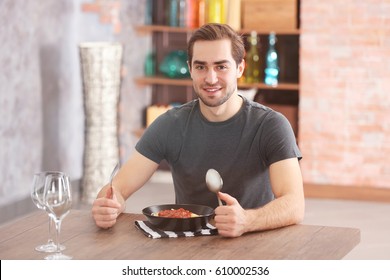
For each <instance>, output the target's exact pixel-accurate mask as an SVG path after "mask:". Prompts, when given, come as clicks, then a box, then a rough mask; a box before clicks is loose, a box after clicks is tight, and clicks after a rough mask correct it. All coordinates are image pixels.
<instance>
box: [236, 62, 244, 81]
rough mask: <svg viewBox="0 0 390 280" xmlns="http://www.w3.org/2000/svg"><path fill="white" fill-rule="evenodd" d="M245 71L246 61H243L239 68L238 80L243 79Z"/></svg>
mask: <svg viewBox="0 0 390 280" xmlns="http://www.w3.org/2000/svg"><path fill="white" fill-rule="evenodd" d="M244 69H245V59H243V60H242V61H241V63H240V64H238V66H237V79H239V78H241V76H242V74H243V73H244Z"/></svg>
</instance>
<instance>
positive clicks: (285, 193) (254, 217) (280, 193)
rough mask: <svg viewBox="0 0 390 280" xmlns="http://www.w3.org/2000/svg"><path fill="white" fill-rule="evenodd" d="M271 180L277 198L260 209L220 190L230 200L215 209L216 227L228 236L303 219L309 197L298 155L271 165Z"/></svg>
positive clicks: (271, 227) (277, 226) (280, 225)
mask: <svg viewBox="0 0 390 280" xmlns="http://www.w3.org/2000/svg"><path fill="white" fill-rule="evenodd" d="M269 172H270V180H271V186H272V191H273V193H274V195H275V199H274V200H273V201H271V202H269V203H268V204H266V205H264V206H263V207H261V208H258V209H248V210H244V209H243V208H242V207H241V206H240V204H239V203H238V202H237V200H236V199H235V198H234V197H231V196H230V195H228V194H224V193H220V194H219V196H220V198H221V199H222V200H224V201H225V202H226V206H220V207H218V208H217V209H216V210H215V213H216V217H215V222H216V227H217V228H218V232H219V233H220V234H221V235H224V236H230V237H235V236H240V235H242V234H244V233H245V232H250V231H261V230H268V229H274V228H279V227H283V226H288V225H292V224H296V223H299V222H301V221H302V220H303V216H304V211H305V199H304V194H303V182H302V175H301V170H300V166H299V163H298V159H297V158H291V159H286V160H281V161H278V162H275V163H273V164H272V165H271V166H270V171H269Z"/></svg>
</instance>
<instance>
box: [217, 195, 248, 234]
mask: <svg viewBox="0 0 390 280" xmlns="http://www.w3.org/2000/svg"><path fill="white" fill-rule="evenodd" d="M218 196H219V198H220V199H222V200H223V201H225V202H226V205H224V206H219V207H217V208H216V209H215V226H216V227H217V229H218V233H219V234H220V235H222V236H226V237H237V236H241V235H242V234H244V233H245V232H246V224H247V222H248V217H247V215H246V211H245V210H244V209H243V208H242V207H241V205H240V204H239V203H238V201H237V199H235V198H234V197H232V196H230V195H228V194H227V193H222V192H219V193H218Z"/></svg>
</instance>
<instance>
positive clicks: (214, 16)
mask: <svg viewBox="0 0 390 280" xmlns="http://www.w3.org/2000/svg"><path fill="white" fill-rule="evenodd" d="M223 4H224V3H223V0H207V1H206V8H207V22H208V23H212V22H214V23H223V20H224V15H223V12H224V6H223Z"/></svg>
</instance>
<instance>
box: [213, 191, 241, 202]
mask: <svg viewBox="0 0 390 280" xmlns="http://www.w3.org/2000/svg"><path fill="white" fill-rule="evenodd" d="M218 196H219V198H220V199H222V200H223V201H225V203H226V205H236V204H239V203H238V201H237V199H235V198H234V197H233V196H231V195H229V194H227V193H223V192H219V193H218Z"/></svg>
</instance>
